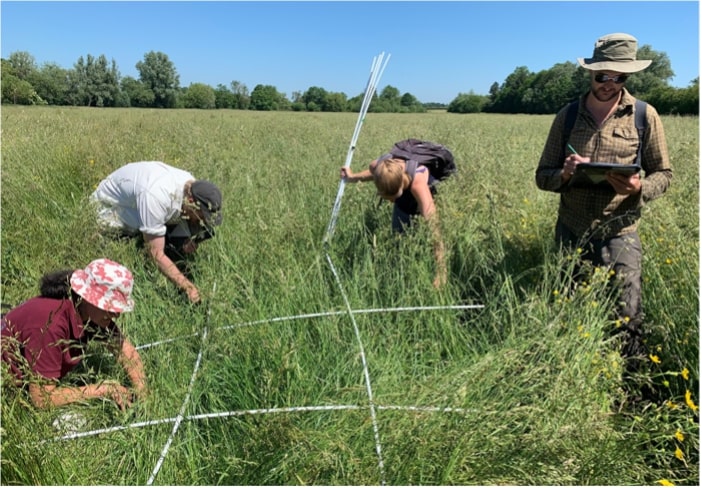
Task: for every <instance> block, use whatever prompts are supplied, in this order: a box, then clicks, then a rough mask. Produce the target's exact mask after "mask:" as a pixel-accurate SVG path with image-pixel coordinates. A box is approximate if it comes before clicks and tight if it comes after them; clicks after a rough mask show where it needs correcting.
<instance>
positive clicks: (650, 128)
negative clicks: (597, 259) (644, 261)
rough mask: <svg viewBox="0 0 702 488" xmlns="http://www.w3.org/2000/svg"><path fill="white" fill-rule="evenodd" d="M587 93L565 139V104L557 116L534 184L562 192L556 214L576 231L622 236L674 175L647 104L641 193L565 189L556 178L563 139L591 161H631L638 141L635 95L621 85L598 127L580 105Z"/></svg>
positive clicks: (658, 121) (660, 131)
mask: <svg viewBox="0 0 702 488" xmlns="http://www.w3.org/2000/svg"><path fill="white" fill-rule="evenodd" d="M586 96H587V94H585V95H583V96H582V97H581V98H580V103H579V105H578V116H577V118H576V120H575V125H574V126H573V130H572V131H571V134H570V137H569V139H568V140H567V141H565V142H563V141H562V137H563V128H564V125H565V119H566V111H567V108H563V109H561V111H560V112H558V114H557V115H556V118H555V119H554V121H553V124H552V125H551V131H550V132H549V135H548V139H547V140H546V145H545V147H544V151H543V153H542V154H541V160H540V161H539V166H538V167H537V169H536V185H537V186H538V187H539V188H540V189H542V190H548V191H554V192H558V193H560V194H561V199H560V205H559V208H558V216H559V218H560V219H561V221H562V222H563V224H565V225H566V227H568V228H569V229H570V230H571V231H573V232H574V233H575V234H576V235H578V236H584V235H586V234H588V235H591V236H593V237H597V238H606V237H613V236H619V235H623V234H627V233H629V232H633V231H635V230H636V228H637V224H638V220H639V217H640V216H641V208H642V207H643V205H644V204H645V203H647V202H649V201H651V200H653V199H654V198H657V197H659V196H661V195H662V194H663V193H665V191H666V190H667V189H668V186H669V185H670V180H671V178H672V176H673V172H672V169H671V168H670V160H669V159H668V147H667V145H666V142H665V134H664V132H663V124H662V123H661V119H660V117H659V116H658V112H657V111H656V109H655V108H653V107H652V106H651V105H648V106H647V109H646V124H647V127H646V132H645V134H644V137H643V140H642V144H643V145H644V146H643V152H642V154H641V167H642V169H643V174H642V178H641V193H639V194H638V195H630V196H626V195H617V194H616V193H615V192H614V190H613V189H612V188H611V187H610V186H609V185H605V186H593V187H588V188H574V187H569V186H568V183H565V184H563V182H562V180H561V170H562V168H563V162H564V161H563V159H564V156H563V155H564V154H568V152H567V151H566V150H565V147H564V146H565V145H566V144H567V143H570V145H571V146H573V148H574V149H575V150H576V151H577V152H578V154H580V155H581V156H585V157H588V156H589V157H590V161H592V162H607V163H619V164H634V162H635V160H636V152H637V149H638V145H639V135H638V132H637V130H636V126H635V123H634V103H635V101H636V99H635V98H634V97H633V96H632V95H631V94H630V93H629V92H627V91H626V89H622V99H621V102H620V104H619V106H618V107H617V110H616V111H615V112H614V114H612V116H611V117H609V118H608V119H607V120H605V122H604V123H603V124H602V127H597V124H596V122H595V120H594V118H593V117H592V115H591V114H590V112H588V110H587V109H586V108H585V97H586ZM644 176H645V178H644ZM590 233H592V234H590Z"/></svg>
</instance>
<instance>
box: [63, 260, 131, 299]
mask: <svg viewBox="0 0 702 488" xmlns="http://www.w3.org/2000/svg"><path fill="white" fill-rule="evenodd" d="M133 287H134V277H133V276H132V272H131V271H129V270H128V269H127V268H125V267H124V266H122V265H121V264H119V263H116V262H114V261H111V260H109V259H104V258H102V259H96V260H95V261H93V262H91V263H90V264H89V265H88V266H87V267H86V268H85V269H78V270H76V271H74V272H73V274H72V275H71V288H72V289H73V291H75V292H76V293H77V294H78V295H80V296H81V297H82V298H83V300H85V301H86V302H88V303H91V304H93V305H95V306H96V307H97V308H99V309H100V310H105V311H106V312H114V313H122V312H130V311H132V310H133V309H134V300H132V298H131V295H132V288H133Z"/></svg>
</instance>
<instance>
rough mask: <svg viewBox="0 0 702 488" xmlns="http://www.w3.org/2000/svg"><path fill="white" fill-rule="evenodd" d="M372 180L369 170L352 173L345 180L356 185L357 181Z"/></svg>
mask: <svg viewBox="0 0 702 488" xmlns="http://www.w3.org/2000/svg"><path fill="white" fill-rule="evenodd" d="M372 179H373V173H371V172H370V170H367V169H365V170H363V171H360V172H358V173H354V174H352V175H350V176H348V177H347V178H346V181H348V182H349V183H356V182H357V181H371V180H372Z"/></svg>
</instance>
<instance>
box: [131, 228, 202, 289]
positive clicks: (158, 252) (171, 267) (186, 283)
mask: <svg viewBox="0 0 702 488" xmlns="http://www.w3.org/2000/svg"><path fill="white" fill-rule="evenodd" d="M143 235H144V242H145V243H146V246H147V249H148V250H149V255H150V256H151V258H152V259H153V260H154V261H155V262H156V266H158V269H159V270H160V271H161V273H163V274H164V275H165V276H166V277H167V278H168V279H169V280H171V281H172V282H173V283H174V284H175V285H176V286H177V287H178V288H180V289H181V290H183V291H184V292H186V293H187V294H188V298H189V299H190V301H191V302H192V303H198V302H199V301H200V292H199V291H198V289H197V287H196V286H195V285H194V284H193V283H192V282H191V281H190V280H189V279H188V278H186V277H185V275H184V274H183V273H181V272H180V270H179V269H178V266H176V265H175V263H174V262H173V261H171V259H170V258H169V257H168V256H166V252H165V247H166V238H165V237H164V236H152V235H149V234H143Z"/></svg>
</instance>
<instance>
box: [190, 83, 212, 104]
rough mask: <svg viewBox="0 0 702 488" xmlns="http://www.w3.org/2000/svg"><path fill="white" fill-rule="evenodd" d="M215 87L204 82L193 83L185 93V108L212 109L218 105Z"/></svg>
mask: <svg viewBox="0 0 702 488" xmlns="http://www.w3.org/2000/svg"><path fill="white" fill-rule="evenodd" d="M216 100H217V97H216V96H215V91H214V89H213V88H212V87H211V86H209V85H206V84H204V83H191V84H190V86H189V87H188V88H187V89H186V90H185V93H184V95H183V100H182V101H183V106H184V107H185V108H202V109H212V108H215V107H216Z"/></svg>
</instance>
